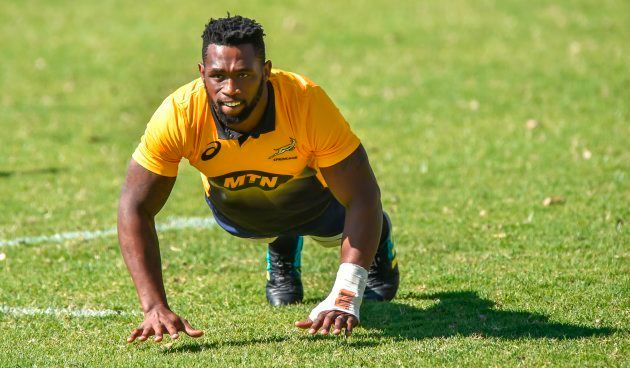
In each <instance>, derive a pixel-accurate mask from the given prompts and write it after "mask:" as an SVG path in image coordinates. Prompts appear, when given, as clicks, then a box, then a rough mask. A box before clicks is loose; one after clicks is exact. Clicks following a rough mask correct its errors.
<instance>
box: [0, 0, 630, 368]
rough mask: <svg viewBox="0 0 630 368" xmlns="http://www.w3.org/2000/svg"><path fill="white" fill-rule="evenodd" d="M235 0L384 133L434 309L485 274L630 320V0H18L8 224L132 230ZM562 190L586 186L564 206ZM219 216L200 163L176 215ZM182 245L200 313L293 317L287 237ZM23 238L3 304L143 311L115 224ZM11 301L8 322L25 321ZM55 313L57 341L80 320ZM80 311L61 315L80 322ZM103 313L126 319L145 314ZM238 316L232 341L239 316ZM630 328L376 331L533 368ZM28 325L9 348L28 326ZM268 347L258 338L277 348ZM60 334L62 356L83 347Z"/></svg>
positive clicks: (418, 274) (586, 355) (10, 90)
mask: <svg viewBox="0 0 630 368" xmlns="http://www.w3.org/2000/svg"><path fill="white" fill-rule="evenodd" d="M227 11H230V12H231V13H232V14H242V15H245V16H250V17H253V18H255V19H256V20H258V21H259V22H261V23H262V24H263V26H264V27H265V30H266V33H267V38H266V42H267V51H268V57H269V58H270V59H271V60H272V61H273V63H274V66H275V67H278V68H282V69H286V70H291V71H295V72H298V73H302V74H304V75H307V76H309V77H310V78H311V79H313V80H315V81H316V82H318V83H319V84H321V85H322V86H323V87H324V88H325V90H326V91H327V92H328V93H329V94H330V95H331V96H332V98H333V100H334V101H335V102H336V103H337V104H338V106H339V107H340V109H341V111H342V112H343V113H344V115H345V116H346V117H347V119H348V120H349V121H350V123H351V125H352V127H353V129H354V130H355V131H356V132H357V134H358V135H359V136H360V137H361V138H362V140H363V143H364V145H365V146H366V148H367V150H368V153H369V155H370V159H371V162H372V165H373V167H374V169H375V172H376V175H377V177H378V179H379V183H380V185H381V189H382V192H383V202H384V207H385V209H386V210H387V211H388V212H389V213H390V214H391V216H392V218H393V220H394V226H395V235H396V240H397V246H398V248H399V252H400V262H401V267H402V272H403V285H402V288H401V295H402V296H403V298H401V302H400V303H402V304H403V305H410V306H413V307H414V308H429V307H430V306H431V305H433V302H430V301H427V300H416V299H414V298H411V297H409V295H415V294H413V293H425V292H428V293H432V292H434V291H452V290H474V291H476V292H478V294H479V297H480V298H486V299H488V300H492V301H493V302H495V303H496V304H497V306H498V307H500V308H507V309H519V310H526V311H528V312H531V313H541V314H542V315H545V316H548V317H550V318H551V319H552V320H554V321H561V322H565V323H572V324H578V325H584V326H591V327H593V328H595V327H600V326H608V327H611V328H618V329H619V328H621V329H622V330H623V329H625V330H624V331H626V332H627V328H628V317H629V316H628V310H629V309H630V308H629V307H630V303H628V297H627V296H628V291H629V290H628V274H629V273H628V271H629V267H628V255H629V254H628V244H629V241H628V240H629V239H628V235H627V230H625V226H626V224H625V223H626V222H627V221H628V203H630V191H629V188H628V175H629V170H628V169H629V162H630V152H629V149H628V143H627V142H628V133H630V124H629V122H628V120H629V119H628V113H629V107H628V101H630V92H629V88H628V86H629V85H630V83H629V82H630V73H629V72H628V65H630V60H629V54H628V39H630V21H629V18H628V16H627V14H630V3H629V2H627V1H556V2H548V1H530V2H520V1H489V0H486V1H464V0H458V1H445V2H415V1H401V2H397V3H395V5H393V4H392V3H391V2H386V1H369V2H365V1H347V2H342V3H332V2H330V3H315V2H310V1H291V2H275V1H274V2H272V1H269V2H265V3H261V2H256V1H239V2H234V3H230V4H229V5H226V4H223V3H216V2H214V3H208V2H168V1H155V2H151V4H150V5H147V4H141V3H137V4H135V3H129V2H123V1H101V2H64V1H54V2H43V1H22V2H17V1H7V2H2V3H1V4H0V40H1V41H0V54H1V56H2V62H1V63H0V89H1V91H2V93H1V94H0V131H1V132H2V133H1V138H0V143H1V144H0V206H1V209H2V211H0V238H1V239H11V238H15V237H19V236H28V235H41V234H52V233H56V232H63V231H73V230H96V229H103V228H110V227H113V226H114V224H115V217H116V207H117V199H118V194H119V190H120V186H121V185H122V181H123V179H124V173H125V168H126V164H127V162H128V160H129V158H130V155H131V152H132V151H133V149H134V148H135V146H136V144H137V142H138V140H139V138H140V136H141V134H142V132H143V130H144V126H145V124H146V122H147V121H148V119H149V118H150V116H151V114H152V113H153V111H154V110H155V108H156V107H157V106H158V105H159V104H160V102H161V101H162V99H164V98H165V97H166V96H167V95H168V94H169V93H170V92H172V91H173V90H175V89H176V88H177V87H179V86H180V85H182V84H184V83H186V82H188V81H190V80H192V79H194V78H196V77H197V66H196V64H197V63H198V61H199V58H200V51H201V50H200V48H201V42H200V41H201V39H200V35H201V33H202V30H203V26H204V24H205V23H206V22H207V21H208V19H209V18H210V17H221V16H223V15H225V14H226V12H227ZM552 196H554V197H558V198H561V199H562V202H564V203H562V204H557V205H551V206H545V205H543V200H544V199H545V198H548V197H552ZM208 215H209V211H208V210H207V208H206V205H205V203H204V202H203V200H202V189H201V186H200V183H199V176H198V174H197V173H196V172H194V171H193V170H192V169H191V168H189V167H188V166H187V163H185V162H183V163H182V164H181V165H180V176H179V178H178V183H177V185H176V188H175V190H174V192H173V194H172V196H171V199H170V201H169V203H168V204H167V206H166V207H165V209H164V210H163V211H162V213H161V214H160V219H164V218H166V217H168V216H208ZM162 248H163V252H164V260H165V268H166V271H165V272H166V275H167V286H168V287H169V290H170V291H171V298H172V300H173V303H174V304H175V305H177V306H178V307H179V308H180V309H183V310H184V311H186V312H187V313H193V316H197V317H198V318H200V319H202V320H204V321H206V322H207V323H208V325H213V323H214V321H216V320H218V319H227V320H228V321H232V319H231V318H233V317H231V313H238V314H239V315H245V316H246V317H244V318H245V320H247V321H249V322H250V323H252V325H251V326H253V327H243V328H245V329H246V331H245V332H242V331H241V332H238V331H237V332H236V333H235V335H234V336H236V337H234V336H232V337H233V338H234V339H237V337H242V336H250V335H248V334H249V333H251V336H256V330H255V329H262V330H263V331H267V332H270V331H272V330H269V329H272V327H271V326H268V323H266V322H265V321H259V320H257V319H256V316H257V315H258V314H259V313H265V314H269V313H271V312H269V310H268V309H266V307H263V306H264V296H263V292H262V287H263V284H264V280H263V267H264V266H263V256H264V248H263V247H260V248H255V247H253V246H251V245H247V244H243V243H242V242H239V241H237V240H235V239H233V238H230V237H228V236H227V235H225V234H224V233H223V232H222V231H220V230H219V229H212V230H209V231H205V230H204V231H177V232H170V233H165V234H163V235H162ZM173 249H175V250H173ZM182 250H183V251H182ZM0 251H2V252H5V253H6V256H7V260H6V261H4V262H0V273H2V281H0V286H1V287H0V302H2V303H8V304H12V305H30V306H44V305H53V306H59V307H63V306H69V305H70V306H72V305H76V306H91V307H95V308H98V307H101V308H105V307H110V308H117V309H123V310H130V309H133V308H137V302H136V299H135V295H134V294H133V289H132V287H131V282H130V280H129V278H128V277H127V275H126V273H125V272H126V271H125V269H124V266H123V264H122V260H121V258H120V255H119V253H118V250H117V243H116V240H115V239H114V238H108V239H101V240H97V241H92V242H87V241H81V240H77V241H72V242H69V243H65V244H59V245H50V246H48V245H46V246H41V247H29V246H25V247H19V248H12V249H0ZM304 257H305V259H304V268H305V284H306V287H307V298H311V299H310V302H311V303H312V304H313V303H315V300H317V298H321V297H322V296H323V295H324V293H325V290H326V289H327V288H328V287H329V284H330V283H331V282H332V277H333V276H334V269H335V268H336V265H335V263H336V258H335V257H336V255H335V254H334V252H330V251H328V252H327V251H325V250H321V249H319V248H315V247H308V248H307V249H306V251H305V256H304ZM17 270H19V272H16V271H17ZM226 285H227V286H229V287H227V288H225V287H222V286H226ZM233 290H237V291H238V292H237V293H236V294H234V293H232V292H231V291H233ZM51 291H54V292H51ZM405 295H407V296H408V298H407V299H405V298H404V296H405ZM190 300H193V301H194V302H188V301H190ZM241 306H243V307H241ZM306 310H307V307H306V306H302V307H295V308H291V309H288V310H286V312H285V311H280V312H278V311H274V312H273V313H274V314H273V317H269V318H272V319H273V320H274V321H276V322H278V323H280V322H279V321H281V323H283V324H286V323H289V324H290V321H291V319H290V318H289V320H286V315H284V314H283V313H288V315H289V316H291V317H295V318H299V317H301V316H302V315H303V314H304V313H305V311H306ZM261 311H262V312H261ZM389 312H391V310H390V311H389ZM3 318H4V321H5V324H4V326H5V327H6V326H7V324H8V323H13V322H15V321H13V320H12V319H11V318H10V317H7V316H4V317H3V316H0V321H2V319H3ZM283 318H284V319H283ZM191 319H193V317H192V316H191ZM399 319H404V317H400V318H399ZM12 321H13V322H12ZM287 321H288V322H287ZM15 323H17V322H15ZM31 323H32V324H33V326H36V327H33V328H34V329H35V330H37V331H40V332H41V333H42V336H43V337H42V338H46V336H47V333H46V332H43V331H45V330H46V329H47V328H48V327H50V324H51V323H52V324H54V323H56V322H54V323H53V322H51V321H49V320H45V321H40V320H38V319H36V318H35V319H33V321H31ZM67 323H68V324H67V325H65V327H58V328H62V329H67V328H70V327H69V326H74V327H72V328H75V327H76V325H75V324H74V323H75V322H72V321H69V322H68V321H67ZM77 323H78V322H77ZM90 323H93V326H92V327H93V328H94V329H95V331H97V332H98V331H101V332H103V334H104V336H108V337H110V338H118V337H120V336H122V335H124V333H126V331H127V329H128V328H130V326H133V324H135V323H136V321H135V320H134V319H130V320H129V321H122V323H121V322H120V321H117V322H115V323H117V324H116V326H117V327H116V328H111V327H106V326H108V323H104V322H103V323H101V322H90ZM396 323H401V321H397V322H396V321H395V322H394V325H395V324H396ZM80 326H81V325H80ZM216 328H218V329H219V331H221V332H223V336H224V337H225V336H227V337H225V338H226V339H228V340H229V339H230V338H229V336H230V333H231V330H229V329H227V327H222V326H218V327H216ZM248 328H252V329H253V330H247V329H248ZM283 328H284V327H283ZM290 329H291V326H288V327H287V329H285V330H282V329H281V330H280V331H276V332H278V333H280V335H279V336H285V335H286V333H289V332H288V331H290ZM53 330H55V329H54V328H53ZM10 331H12V332H15V327H14V326H13V325H11V326H10ZM247 331H249V332H247ZM370 331H372V332H370ZM373 331H374V330H368V331H367V332H365V334H364V335H361V334H360V333H359V336H363V338H364V339H369V338H373V339H377V340H376V341H377V343H375V344H376V345H373V346H377V345H378V344H381V343H383V344H385V341H389V340H386V339H385V340H384V338H381V340H378V339H379V338H380V337H379V336H381V337H382V335H379V334H378V333H376V334H375V333H374V332H373ZM626 332H624V333H622V334H621V335H615V336H614V337H613V338H610V339H608V340H607V341H606V342H604V341H603V340H601V339H597V338H594V337H593V338H589V339H584V340H583V341H581V342H580V341H579V340H576V341H571V342H563V343H562V344H548V343H547V342H545V341H544V340H543V341H540V340H527V339H526V341H524V342H522V343H519V344H516V345H514V344H512V343H510V344H508V343H504V342H499V343H496V341H495V342H491V343H489V344H490V345H483V347H480V346H479V345H478V344H483V342H477V341H475V338H474V337H471V336H470V334H466V333H462V334H463V335H462V336H463V337H462V338H461V339H455V340H454V341H446V342H444V341H424V342H417V341H413V339H412V341H411V342H407V343H404V344H401V345H400V346H399V347H396V348H393V347H392V346H389V345H388V347H387V348H383V349H380V348H378V347H376V348H375V349H373V350H372V351H370V352H366V351H365V350H361V351H362V352H363V353H365V354H366V355H367V356H368V357H370V356H372V357H374V356H378V355H379V354H386V355H387V354H393V355H394V356H404V357H406V358H405V359H407V360H402V362H403V364H410V362H412V361H414V360H415V359H418V356H414V354H413V353H412V352H414V351H425V352H426V351H433V353H435V351H436V350H432V349H433V348H435V349H438V350H439V347H440V346H446V347H448V349H451V351H452V352H453V353H444V354H441V353H435V354H437V355H435V356H434V358H433V359H434V360H432V362H434V363H435V362H442V363H448V362H450V363H452V364H457V362H458V361H459V359H464V362H469V363H470V364H472V363H474V362H487V363H490V362H493V360H492V359H493V357H495V356H496V355H497V354H499V353H498V352H499V351H502V350H505V349H507V351H510V352H515V351H516V352H515V353H514V354H516V355H514V356H512V355H510V356H509V357H507V358H506V359H508V362H511V364H515V363H516V362H519V360H517V358H516V356H518V354H520V352H518V351H522V350H523V349H525V350H527V353H523V354H525V358H524V360H523V361H524V362H530V363H531V364H533V365H540V364H542V363H544V362H545V357H546V356H557V357H561V356H563V354H564V353H565V352H567V351H568V352H570V354H569V355H571V356H572V357H573V358H568V357H566V358H565V359H567V360H565V362H566V363H567V364H568V363H569V362H573V363H576V362H582V359H586V360H584V361H587V362H588V361H590V362H591V363H593V364H597V362H608V363H613V364H614V363H615V362H616V363H617V364H619V363H621V361H622V360H623V359H620V356H619V344H621V348H622V351H624V349H623V348H624V347H625V351H626V353H625V354H622V356H623V355H626V356H627V347H628V346H627V345H628V344H627V341H628V340H627V333H626ZM15 333H16V336H15V337H14V338H11V339H10V340H6V341H8V342H6V343H5V344H11V343H13V344H17V343H19V342H23V341H25V339H27V337H25V336H24V335H23V334H21V333H17V332H15ZM270 333H271V332H270ZM368 336H371V337H368ZM375 336H376V337H375ZM422 336H426V335H422ZM432 336H433V335H432ZM453 336H458V335H457V330H454V331H453ZM416 337H417V338H420V337H421V336H420V335H418V336H416ZM77 339H79V340H78V342H77V343H78V344H79V346H84V347H85V346H86V344H88V342H87V341H84V340H81V339H82V338H77ZM246 340H247V339H245V341H246ZM283 341H284V340H279V341H277V343H278V344H280V346H282V347H283V348H287V349H288V351H292V350H291V349H289V348H288V347H287V346H286V344H285V343H286V342H283ZM379 341H380V342H379ZM272 343H273V341H272ZM331 344H333V345H330V344H329V343H327V342H326V341H319V342H317V343H316V344H314V345H313V346H314V347H313V348H312V350H308V349H306V350H305V352H304V354H305V356H308V355H309V354H315V353H317V352H318V351H320V352H321V351H324V352H330V351H334V350H335V347H334V343H331ZM254 345H255V346H257V347H256V348H254V349H253V350H252V351H253V352H252V354H253V356H256V354H262V356H267V355H266V354H269V351H268V348H269V347H268V346H267V345H265V344H262V345H260V346H258V345H256V344H255V343H254ZM368 345H369V344H368ZM6 346H9V345H6ZM46 346H47V347H46V349H49V354H52V356H59V354H60V352H65V353H66V354H69V353H68V352H69V351H71V349H72V347H71V342H70V343H68V345H63V346H62V347H61V348H59V349H57V350H55V348H52V347H50V345H46ZM247 346H248V345H247V344H244V345H243V347H241V348H237V349H246V348H247ZM272 346H275V345H272ZM299 346H301V347H303V346H302V345H299ZM309 346H310V345H309ZM370 346H372V345H370ZM595 346H598V347H597V348H595ZM117 349H124V348H122V347H119V348H117ZM143 349H144V348H143ZM146 349H148V350H147V354H148V353H150V352H151V351H153V350H151V349H153V348H146ZM231 349H234V347H230V348H225V350H220V351H221V353H222V354H219V356H221V357H224V358H226V357H228V356H229V354H230V352H231V353H233V350H231ZM309 349H310V348H309ZM318 349H320V350H318ZM448 349H447V350H448ZM475 349H481V350H480V351H483V352H482V353H480V354H475V353H473V351H474V350H475ZM110 352H111V350H108V349H102V350H97V352H95V354H96V355H95V356H96V357H99V356H103V355H107V354H109V353H110ZM241 352H242V350H238V353H239V354H240V353H241ZM454 352H458V353H454ZM23 353H24V352H23ZM127 353H130V354H133V350H127ZM223 353H226V354H227V355H224V354H223ZM14 354H18V353H15V352H14ZM554 354H556V355H554ZM237 355H238V354H237ZM290 355H291V354H289V353H287V354H284V355H283V356H284V362H285V363H287V364H289V363H290V362H292V361H293V360H292V359H293V358H290ZM13 356H14V357H15V356H17V355H13ZM142 359H149V360H147V361H151V359H153V358H149V357H148V355H143V357H142ZM226 359H227V358H226ZM234 359H236V358H234ZM392 359H393V358H392ZM528 359H529V360H528ZM589 359H591V360H589ZM147 361H145V362H147ZM298 361H299V360H298ZM405 362H407V363H405ZM496 364H498V365H502V364H500V363H496Z"/></svg>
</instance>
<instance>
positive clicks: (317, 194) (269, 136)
mask: <svg viewBox="0 0 630 368" xmlns="http://www.w3.org/2000/svg"><path fill="white" fill-rule="evenodd" d="M263 36H264V33H263V29H262V27H261V26H260V24H258V23H256V22H255V21H254V20H251V19H248V18H243V17H240V16H235V17H230V16H228V17H226V18H221V19H216V20H215V19H211V20H210V22H209V23H208V24H207V25H206V28H205V30H204V33H203V36H202V38H203V45H202V63H201V64H199V74H200V78H199V79H196V80H194V81H193V82H191V83H189V84H186V85H184V86H183V87H181V88H179V89H178V90H177V91H176V92H174V93H173V94H172V95H170V96H169V97H168V98H166V100H164V102H163V103H162V105H161V106H160V107H159V108H158V109H157V111H156V112H155V114H154V115H153V117H152V118H151V120H150V122H149V124H148V125H147V129H146V131H145V134H144V136H143V137H142V140H141V142H140V144H139V146H138V148H137V149H136V151H135V152H134V154H133V160H131V162H130V164H129V168H128V172H127V179H126V182H125V185H124V187H123V190H122V194H121V198H120V206H119V211H118V237H119V241H120V247H121V251H122V255H123V257H124V259H125V263H126V264H127V268H128V269H129V272H130V274H131V276H132V279H133V281H134V284H135V286H136V291H137V293H138V297H139V299H140V303H141V305H142V308H143V310H144V314H145V317H144V321H143V322H142V323H141V324H140V326H139V327H138V328H137V329H135V330H134V331H133V332H132V333H131V335H130V336H129V338H128V341H129V342H132V341H134V340H135V339H136V338H138V339H139V340H140V341H144V340H146V339H147V338H149V337H150V336H155V338H154V339H155V341H161V340H162V337H163V335H164V334H169V335H170V336H171V338H173V339H175V338H177V337H178V335H179V332H181V331H183V332H185V333H186V334H188V335H190V336H193V337H198V336H201V335H202V334H203V332H202V331H200V330H197V329H195V328H193V327H192V326H191V325H190V324H189V323H188V322H187V321H186V320H185V319H183V318H181V317H180V316H178V315H177V314H175V313H174V312H173V311H171V310H170V308H169V306H168V303H167V298H166V292H165V290H164V284H163V281H162V271H161V260H160V252H159V246H158V238H157V233H156V230H155V222H154V218H155V215H156V214H157V213H158V212H159V210H160V209H161V208H162V206H163V205H164V203H165V202H166V200H167V198H168V196H169V194H170V192H171V189H172V187H173V184H174V183H175V177H176V176H177V167H178V164H179V161H180V160H181V158H182V157H185V158H186V159H188V161H189V162H190V164H191V165H192V166H194V167H195V168H197V169H198V170H199V171H200V173H201V178H202V182H203V185H204V188H205V192H206V201H207V203H208V205H209V206H210V209H211V210H212V213H213V215H214V217H215V219H216V221H217V223H218V224H219V225H220V226H221V227H222V228H223V229H225V230H226V231H228V232H229V233H230V234H232V235H234V236H237V237H241V238H249V239H256V240H258V241H266V242H268V243H269V246H268V254H267V271H268V273H267V278H268V281H267V287H266V294H267V299H268V301H269V302H270V303H271V304H272V305H285V304H291V303H298V302H301V301H302V297H303V290H302V282H301V275H300V252H301V249H302V237H303V236H312V237H313V239H315V240H316V241H318V242H319V243H322V244H324V245H326V244H327V245H330V244H334V245H336V246H339V245H340V246H341V262H340V263H341V264H340V267H339V271H338V273H337V279H336V281H335V285H334V286H333V290H332V292H331V293H330V295H329V296H328V297H327V298H326V299H325V300H324V301H323V302H321V303H320V304H319V305H318V306H317V307H315V308H314V309H313V310H312V311H311V313H310V314H309V318H306V319H305V320H303V321H298V322H296V326H297V327H299V328H308V329H309V332H310V333H311V334H314V333H316V332H317V331H319V330H320V329H321V333H323V334H328V333H329V332H330V330H331V329H333V331H332V332H333V333H334V334H339V333H340V332H341V331H342V329H345V332H346V335H349V334H350V333H351V331H352V328H353V327H355V326H356V325H357V324H358V323H359V308H360V305H361V301H362V300H363V299H371V300H391V299H392V298H393V297H394V295H395V294H396V291H397V289H398V266H397V264H396V259H395V253H394V250H393V244H392V242H391V240H390V231H391V230H390V229H391V224H390V223H389V219H388V218H387V216H386V215H384V214H383V212H382V209H381V202H380V192H379V188H378V185H377V183H376V179H375V177H374V174H373V172H372V169H371V167H370V165H369V162H368V158H367V155H366V153H365V150H364V149H363V147H362V146H361V144H360V142H359V140H358V138H357V137H356V136H355V135H354V134H353V133H352V131H351V130H350V128H349V126H348V124H347V123H346V121H345V120H344V119H343V117H342V116H341V114H340V113H339V111H338V110H337V108H336V107H335V106H334V104H333V103H332V101H330V99H329V98H328V96H327V95H326V94H325V93H324V91H323V90H322V89H321V88H320V87H319V86H317V85H316V84H314V83H313V82H311V81H310V80H308V79H306V78H305V77H303V76H300V75H298V74H294V73H288V72H284V71H281V70H272V65H271V61H267V60H266V58H265V45H264V41H263ZM368 270H369V271H368ZM366 286H367V287H366Z"/></svg>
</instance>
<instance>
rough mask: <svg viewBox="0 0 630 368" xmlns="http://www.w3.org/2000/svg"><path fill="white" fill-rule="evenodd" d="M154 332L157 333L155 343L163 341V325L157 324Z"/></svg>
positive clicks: (154, 326)
mask: <svg viewBox="0 0 630 368" xmlns="http://www.w3.org/2000/svg"><path fill="white" fill-rule="evenodd" d="M153 331H154V332H155V337H154V338H153V340H155V342H160V341H162V335H163V334H164V332H163V331H164V330H163V329H162V324H161V323H157V324H155V325H153Z"/></svg>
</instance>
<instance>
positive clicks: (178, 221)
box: [0, 217, 215, 247]
mask: <svg viewBox="0 0 630 368" xmlns="http://www.w3.org/2000/svg"><path fill="white" fill-rule="evenodd" d="M214 224H215V222H214V219H213V218H210V217H183V218H180V217H175V218H169V219H167V221H166V222H164V223H160V224H157V226H156V227H157V230H158V231H167V230H177V229H186V228H209V227H212V226H213V225H214ZM112 235H116V228H111V229H105V230H95V231H70V232H65V233H57V234H51V235H39V236H25V237H20V238H15V239H9V240H0V247H12V246H17V245H29V244H39V243H63V242H64V241H67V240H73V239H83V240H91V239H97V238H103V237H107V236H112Z"/></svg>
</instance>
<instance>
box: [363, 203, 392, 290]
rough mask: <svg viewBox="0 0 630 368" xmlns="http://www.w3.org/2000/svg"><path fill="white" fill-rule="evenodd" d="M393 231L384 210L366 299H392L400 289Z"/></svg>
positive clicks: (369, 272)
mask: <svg viewBox="0 0 630 368" xmlns="http://www.w3.org/2000/svg"><path fill="white" fill-rule="evenodd" d="M391 233H392V223H391V221H390V220H389V216H388V215H387V214H386V213H385V212H383V229H382V230H381V238H380V240H379V245H378V250H377V251H376V255H375V256H374V261H373V262H372V265H371V266H370V269H369V270H368V281H367V286H366V287H365V292H364V294H363V298H364V299H365V300H376V301H385V300H392V299H393V298H394V296H396V292H397V291H398V284H399V279H400V277H399V272H398V258H397V257H396V250H395V249H394V242H393V241H392V236H391Z"/></svg>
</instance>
